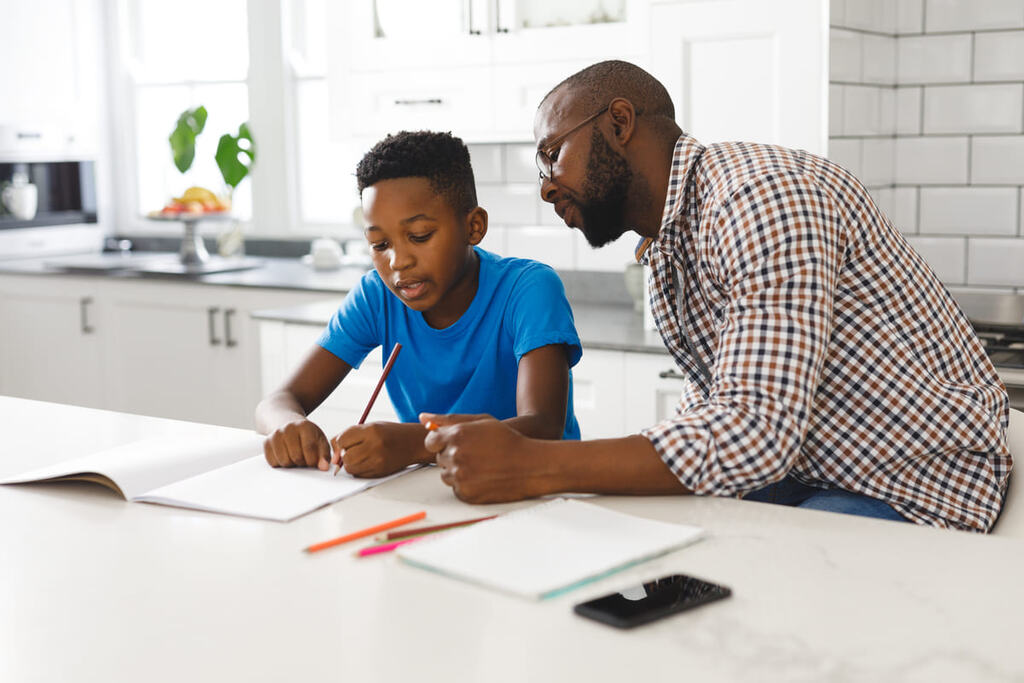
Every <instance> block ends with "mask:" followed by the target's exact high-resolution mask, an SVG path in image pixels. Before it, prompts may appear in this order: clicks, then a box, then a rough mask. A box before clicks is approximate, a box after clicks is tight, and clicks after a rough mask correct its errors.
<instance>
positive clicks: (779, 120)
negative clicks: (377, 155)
mask: <svg viewBox="0 0 1024 683" xmlns="http://www.w3.org/2000/svg"><path fill="white" fill-rule="evenodd" d="M328 12H329V16H328V24H329V25H330V26H331V27H341V28H340V29H339V31H336V33H341V34H342V35H338V36H336V37H333V38H332V40H330V41H329V45H330V47H329V55H328V58H329V59H328V64H329V67H328V82H329V87H330V103H331V120H332V125H333V126H335V128H334V131H335V133H334V137H335V138H338V139H345V140H353V139H357V140H358V141H359V142H358V144H359V145H360V146H365V145H366V144H367V143H368V142H370V143H372V141H374V140H376V139H379V138H380V137H383V136H384V135H385V134H386V133H389V132H395V131H397V130H402V129H406V130H422V129H427V130H450V131H452V132H453V133H454V134H456V135H459V136H460V137H462V138H463V139H464V140H466V141H467V142H514V141H532V139H533V131H532V127H533V115H534V112H535V111H536V108H537V105H538V104H539V103H540V100H541V99H542V98H543V97H544V95H545V94H546V93H547V92H548V91H549V90H550V89H551V88H552V87H554V86H555V85H556V84H557V83H558V82H559V81H561V80H562V79H563V78H565V77H566V76H568V75H569V74H571V73H573V72H575V71H577V70H579V69H581V68H583V67H585V66H587V65H589V64H592V63H594V62H597V61H601V60H604V59H625V60H628V61H631V62H633V63H635V64H638V65H640V66H642V67H644V68H647V69H649V70H650V71H651V72H652V73H653V74H654V75H655V76H657V77H658V78H659V79H661V80H662V82H663V83H665V85H666V87H668V88H669V90H670V93H671V95H672V98H673V100H674V101H675V103H676V105H677V119H678V121H679V123H680V125H681V126H682V127H683V129H684V130H686V131H687V132H692V133H693V134H694V135H695V136H697V137H698V139H701V140H702V141H705V142H713V141H718V140H738V139H743V140H751V141H757V142H773V143H778V144H784V145H788V146H793V147H800V148H803V149H807V150H809V151H812V152H816V153H824V152H825V143H826V140H827V122H828V115H827V93H828V87H827V66H828V62H827V53H828V2H827V0H699V1H697V0H675V1H660V0H579V1H575V0H434V1H432V2H423V1H422V0H353V1H352V2H350V3H329V4H328Z"/></svg>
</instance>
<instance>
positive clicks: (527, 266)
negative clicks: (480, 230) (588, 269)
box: [476, 247, 558, 278]
mask: <svg viewBox="0 0 1024 683" xmlns="http://www.w3.org/2000/svg"><path fill="white" fill-rule="evenodd" d="M476 251H477V254H479V256H480V263H481V265H482V267H484V268H487V269H489V270H491V271H493V272H495V273H499V274H500V275H501V276H503V277H508V276H512V277H515V278H518V277H521V276H522V275H524V274H530V275H533V274H536V275H539V276H541V277H544V276H545V275H548V274H550V275H551V276H553V277H555V278H558V274H557V273H556V272H555V269H554V268H552V267H551V266H549V265H548V264H546V263H541V262H540V261H534V260H533V259H528V258H519V257H516V256H498V255H497V254H494V253H492V252H489V251H487V250H485V249H481V248H480V247H476Z"/></svg>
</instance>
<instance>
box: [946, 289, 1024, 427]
mask: <svg viewBox="0 0 1024 683" xmlns="http://www.w3.org/2000/svg"><path fill="white" fill-rule="evenodd" d="M955 298H956V300H957V303H959V304H960V307H961V308H962V309H963V311H964V313H966V314H967V318H968V319H969V320H970V321H971V325H973V326H974V330H975V332H977V333H978V338H979V339H981V343H982V344H983V345H984V346H985V351H986V352H987V353H988V355H989V358H991V359H992V364H993V365H995V366H996V371H997V372H998V373H999V376H1000V377H1001V378H1002V380H1003V383H1004V384H1005V385H1006V391H1007V393H1009V395H1010V407H1012V408H1017V409H1018V410H1024V294H989V293H984V292H963V293H960V294H956V295H955Z"/></svg>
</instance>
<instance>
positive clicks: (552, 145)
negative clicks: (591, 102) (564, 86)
mask: <svg viewBox="0 0 1024 683" xmlns="http://www.w3.org/2000/svg"><path fill="white" fill-rule="evenodd" d="M610 106H611V104H606V105H605V106H603V107H601V109H600V111H597V112H594V113H593V114H591V115H590V116H588V117H587V118H585V119H583V120H582V121H580V122H579V123H577V124H576V125H575V126H573V127H572V128H570V129H569V130H567V131H565V132H564V133H562V134H561V135H559V136H557V137H555V138H554V139H553V140H551V141H550V142H548V143H547V144H546V145H544V146H543V147H542V148H540V149H538V150H537V155H536V156H535V157H534V161H535V162H536V163H537V170H538V171H539V172H540V182H541V183H543V182H544V181H545V180H549V179H550V178H551V177H552V171H551V167H552V165H553V164H554V163H555V162H556V161H558V152H559V149H558V147H559V146H560V145H561V144H562V143H563V142H565V140H566V139H567V138H568V137H569V136H570V135H572V134H573V133H575V132H576V131H578V130H579V129H580V128H582V127H583V126H585V125H587V124H588V123H590V122H591V121H593V120H594V119H596V118H597V117H598V116H600V115H601V114H603V113H605V112H606V111H608V107H610Z"/></svg>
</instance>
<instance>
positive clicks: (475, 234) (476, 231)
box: [466, 206, 487, 245]
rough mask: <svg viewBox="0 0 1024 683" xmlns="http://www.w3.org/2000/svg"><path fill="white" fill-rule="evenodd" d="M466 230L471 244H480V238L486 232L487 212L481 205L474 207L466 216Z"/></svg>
mask: <svg viewBox="0 0 1024 683" xmlns="http://www.w3.org/2000/svg"><path fill="white" fill-rule="evenodd" d="M466 227H467V228H468V230H467V231H466V233H467V237H468V238H469V243H470V244H471V245H477V244H480V240H482V239H483V238H484V235H486V234H487V212H486V211H485V210H484V209H482V208H481V207H479V206H478V207H476V208H475V209H473V210H472V211H470V212H469V215H468V216H466Z"/></svg>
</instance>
